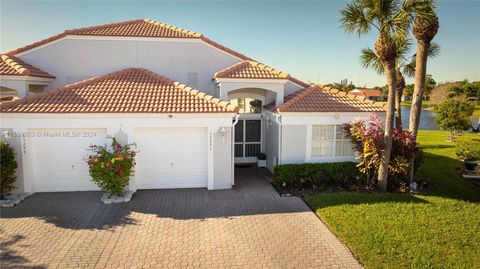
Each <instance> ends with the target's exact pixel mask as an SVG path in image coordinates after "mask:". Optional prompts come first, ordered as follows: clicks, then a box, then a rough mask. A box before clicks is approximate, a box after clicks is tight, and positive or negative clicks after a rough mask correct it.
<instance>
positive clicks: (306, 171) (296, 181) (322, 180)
mask: <svg viewBox="0 0 480 269" xmlns="http://www.w3.org/2000/svg"><path fill="white" fill-rule="evenodd" d="M362 178H363V176H362V174H361V173H360V172H359V171H358V169H357V164H356V163H354V162H339V163H305V164H284V165H278V166H276V167H275V172H274V184H275V185H276V186H278V187H281V188H282V189H288V190H291V191H293V190H299V189H302V188H305V187H307V186H310V185H313V187H314V188H315V187H319V186H338V187H343V188H351V187H354V186H360V185H362V183H361V182H362Z"/></svg>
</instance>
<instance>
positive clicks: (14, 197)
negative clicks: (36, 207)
mask: <svg viewBox="0 0 480 269" xmlns="http://www.w3.org/2000/svg"><path fill="white" fill-rule="evenodd" d="M30 195H32V194H31V193H28V192H25V193H16V194H10V195H8V196H7V197H6V199H5V200H0V208H3V207H14V206H16V205H18V204H19V203H20V202H21V201H23V200H25V198H27V197H28V196H30Z"/></svg>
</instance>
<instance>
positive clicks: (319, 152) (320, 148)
mask: <svg viewBox="0 0 480 269" xmlns="http://www.w3.org/2000/svg"><path fill="white" fill-rule="evenodd" d="M334 129H335V125H315V126H313V127H312V157H326V156H331V155H332V152H333V143H332V142H333V132H334Z"/></svg>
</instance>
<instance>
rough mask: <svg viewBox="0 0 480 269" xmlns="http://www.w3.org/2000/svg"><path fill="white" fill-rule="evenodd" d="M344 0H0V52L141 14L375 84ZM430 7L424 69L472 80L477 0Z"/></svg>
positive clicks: (476, 65)
mask: <svg viewBox="0 0 480 269" xmlns="http://www.w3.org/2000/svg"><path fill="white" fill-rule="evenodd" d="M346 2H347V1H346V0H331V1H321V0H317V1H208V2H207V1H176V2H172V1H66V0H64V1H5V0H0V51H1V52H2V53H5V52H8V51H10V50H13V49H16V48H18V47H22V46H25V45H27V44H31V43H33V42H36V41H39V40H41V39H44V38H48V37H50V36H53V35H56V34H58V33H61V32H63V31H64V30H66V29H72V28H78V27H85V26H92V25H98V24H104V23H112V22H119V21H124V20H130V19H137V18H147V19H153V20H156V21H159V22H163V23H167V24H171V25H174V26H177V27H181V28H185V29H188V30H192V31H195V32H198V33H202V34H204V35H205V36H206V37H208V38H210V39H212V40H214V41H216V42H218V43H220V44H222V45H224V46H227V47H229V48H231V49H233V50H236V51H238V52H240V53H242V54H245V55H247V56H249V57H250V58H253V59H255V60H257V61H259V62H262V63H265V64H267V65H269V66H272V67H274V68H277V69H280V70H282V71H285V72H288V73H290V74H291V75H293V76H295V77H297V78H299V79H302V80H304V81H306V82H314V83H324V84H327V83H333V82H340V80H342V79H344V78H347V79H348V81H351V82H353V83H354V84H355V85H357V87H364V86H367V87H373V86H383V85H385V84H386V80H385V77H384V76H380V75H377V74H376V73H375V72H374V71H372V70H370V69H365V68H363V67H362V66H361V64H360V60H359V55H360V50H361V49H362V48H365V47H373V44H374V42H375V38H376V33H375V32H372V33H371V34H369V35H368V36H364V37H360V38H359V37H357V36H356V35H354V34H347V33H345V32H344V31H343V30H342V29H341V28H340V23H339V19H340V13H339V11H340V10H341V9H342V8H343V7H344V6H345V4H346ZM437 14H438V16H439V19H440V30H439V33H438V34H437V36H436V37H435V39H434V41H435V42H437V43H439V44H440V46H441V52H440V55H439V56H437V57H436V58H433V59H430V60H429V62H428V67H427V73H429V74H432V75H433V78H434V79H435V80H436V81H437V82H447V81H457V80H463V79H468V80H470V81H475V80H480V0H468V1H467V0H456V1H453V0H450V1H442V0H440V1H437ZM413 54H414V51H412V55H413ZM412 81H413V80H412V79H407V83H411V82H412Z"/></svg>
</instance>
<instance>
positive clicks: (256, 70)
mask: <svg viewBox="0 0 480 269" xmlns="http://www.w3.org/2000/svg"><path fill="white" fill-rule="evenodd" d="M214 78H250V79H287V80H291V81H292V82H294V83H297V84H299V85H301V86H304V87H306V86H307V85H308V84H306V83H305V82H302V81H300V80H298V79H296V78H293V77H292V76H290V75H289V74H288V73H285V72H282V71H279V70H276V69H274V68H272V67H270V66H267V65H264V64H262V63H259V62H255V61H251V60H247V61H243V62H240V63H238V64H234V65H232V66H230V67H227V68H225V69H223V70H222V71H219V72H217V73H215V75H214Z"/></svg>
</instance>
